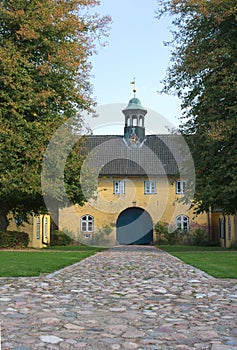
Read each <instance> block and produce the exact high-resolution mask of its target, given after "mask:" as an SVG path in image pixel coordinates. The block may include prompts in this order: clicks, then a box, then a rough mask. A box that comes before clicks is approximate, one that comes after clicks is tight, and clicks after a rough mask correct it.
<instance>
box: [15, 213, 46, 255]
mask: <svg viewBox="0 0 237 350" xmlns="http://www.w3.org/2000/svg"><path fill="white" fill-rule="evenodd" d="M28 220H29V222H23V223H22V224H21V225H19V226H17V224H16V222H15V220H14V217H13V215H11V214H10V215H9V225H8V231H20V232H26V233H28V235H29V245H28V247H30V248H37V249H41V248H43V247H46V246H47V245H49V244H50V215H29V218H28Z"/></svg>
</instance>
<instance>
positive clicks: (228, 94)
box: [158, 0, 237, 214]
mask: <svg viewBox="0 0 237 350" xmlns="http://www.w3.org/2000/svg"><path fill="white" fill-rule="evenodd" d="M159 6H160V7H159V10H158V17H160V16H162V15H164V14H167V13H168V14H171V15H173V16H174V19H173V24H174V26H175V30H174V31H173V39H172V41H171V42H170V43H167V44H168V45H170V46H171V47H172V59H171V65H170V67H169V68H168V70H167V76H166V78H165V80H164V89H163V91H164V92H169V93H170V92H173V93H175V94H177V95H178V96H179V97H180V98H181V100H182V108H183V117H182V121H181V126H180V128H181V132H182V133H183V135H184V136H187V142H188V143H189V145H190V148H191V151H192V154H193V157H194V161H195V168H196V176H197V179H196V180H197V181H196V193H195V203H196V206H197V211H207V210H208V209H209V207H210V206H211V207H212V208H222V210H223V211H224V213H228V214H231V213H235V211H236V208H237V139H236V130H237V41H236V37H237V6H236V1H235V0H210V1H207V0H189V1H183V0H169V1H165V2H164V1H159Z"/></svg>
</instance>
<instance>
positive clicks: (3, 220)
mask: <svg viewBox="0 0 237 350" xmlns="http://www.w3.org/2000/svg"><path fill="white" fill-rule="evenodd" d="M7 214H8V213H7V212H6V211H3V210H0V231H3V232H6V231H7V227H8V225H9V220H8V217H7Z"/></svg>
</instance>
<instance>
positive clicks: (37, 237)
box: [36, 216, 41, 239]
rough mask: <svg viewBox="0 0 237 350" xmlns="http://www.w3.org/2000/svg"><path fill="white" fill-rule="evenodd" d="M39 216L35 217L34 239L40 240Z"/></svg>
mask: <svg viewBox="0 0 237 350" xmlns="http://www.w3.org/2000/svg"><path fill="white" fill-rule="evenodd" d="M40 224H41V222H40V216H38V217H37V223H36V239H40Z"/></svg>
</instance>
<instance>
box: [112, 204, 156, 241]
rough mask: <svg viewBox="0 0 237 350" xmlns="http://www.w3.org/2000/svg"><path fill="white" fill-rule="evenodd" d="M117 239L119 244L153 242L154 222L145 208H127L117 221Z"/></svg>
mask: <svg viewBox="0 0 237 350" xmlns="http://www.w3.org/2000/svg"><path fill="white" fill-rule="evenodd" d="M116 239H117V241H118V243H119V244H150V243H151V242H153V222H152V219H151V217H150V215H149V214H148V212H146V211H145V210H144V209H141V208H137V207H132V208H127V209H125V210H124V211H122V213H121V214H120V215H119V217H118V219H117V223H116Z"/></svg>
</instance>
